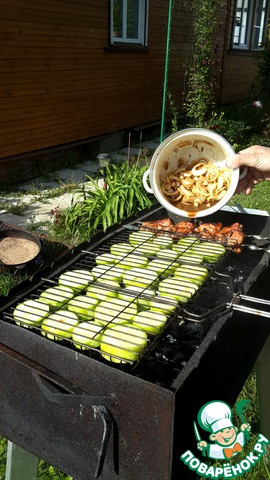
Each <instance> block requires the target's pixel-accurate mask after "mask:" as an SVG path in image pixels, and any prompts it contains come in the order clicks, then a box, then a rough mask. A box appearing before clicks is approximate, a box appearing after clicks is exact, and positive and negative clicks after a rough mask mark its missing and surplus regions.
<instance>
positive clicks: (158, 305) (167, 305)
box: [149, 295, 178, 315]
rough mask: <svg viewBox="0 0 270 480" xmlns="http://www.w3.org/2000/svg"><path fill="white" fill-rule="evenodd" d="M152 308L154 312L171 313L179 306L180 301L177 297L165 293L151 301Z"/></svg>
mask: <svg viewBox="0 0 270 480" xmlns="http://www.w3.org/2000/svg"><path fill="white" fill-rule="evenodd" d="M149 305H150V309H151V310H153V311H154V312H163V313H165V314H167V315H171V314H172V313H173V312H174V311H175V310H176V309H177V307H178V302H177V300H176V299H175V298H172V297H166V296H165V295H162V297H161V296H156V297H155V298H152V299H151V300H150V302H149Z"/></svg>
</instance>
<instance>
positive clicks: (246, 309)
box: [230, 295, 270, 318]
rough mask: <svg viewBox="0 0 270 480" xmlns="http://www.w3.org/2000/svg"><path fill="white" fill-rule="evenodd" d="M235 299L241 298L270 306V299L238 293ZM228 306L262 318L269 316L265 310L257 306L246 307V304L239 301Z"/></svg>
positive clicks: (269, 313)
mask: <svg viewBox="0 0 270 480" xmlns="http://www.w3.org/2000/svg"><path fill="white" fill-rule="evenodd" d="M236 299H237V300H240V302H241V300H244V301H245V302H250V303H257V304H263V305H266V306H269V307H270V301H269V300H265V299H263V298H256V297H250V296H248V295H238V296H237V297H236ZM230 306H231V307H232V308H233V310H237V311H238V312H243V313H248V314H251V315H257V316H260V317H264V318H270V312H268V311H266V310H260V309H258V308H253V307H248V306H247V305H241V304H240V303H232V304H231V305H230Z"/></svg>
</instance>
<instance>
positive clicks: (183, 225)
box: [174, 222, 195, 235]
mask: <svg viewBox="0 0 270 480" xmlns="http://www.w3.org/2000/svg"><path fill="white" fill-rule="evenodd" d="M194 230H195V225H194V223H192V222H179V223H177V224H176V225H175V226H174V231H175V232H177V233H180V234H182V235H188V234H189V233H193V232H194Z"/></svg>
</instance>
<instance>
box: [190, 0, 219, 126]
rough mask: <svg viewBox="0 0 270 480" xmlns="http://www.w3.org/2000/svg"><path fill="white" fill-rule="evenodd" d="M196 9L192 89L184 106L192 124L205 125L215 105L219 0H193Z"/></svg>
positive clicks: (191, 66)
mask: <svg viewBox="0 0 270 480" xmlns="http://www.w3.org/2000/svg"><path fill="white" fill-rule="evenodd" d="M192 10H193V17H194V19H195V20H194V32H193V37H194V46H193V52H192V58H191V64H190V67H189V69H187V71H186V76H187V84H188V92H187V96H186V99H185V101H184V106H185V110H186V115H187V119H188V120H189V121H190V123H191V124H195V125H196V126H198V127H202V126H204V122H205V119H206V116H207V113H208V111H209V108H210V107H212V106H213V97H214V84H213V75H212V67H213V65H214V62H213V57H214V54H217V53H218V51H219V47H218V44H217V42H216V44H215V39H216V31H217V25H218V19H217V13H218V2H216V1H215V0H193V3H192Z"/></svg>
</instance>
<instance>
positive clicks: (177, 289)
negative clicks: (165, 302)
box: [158, 277, 198, 303]
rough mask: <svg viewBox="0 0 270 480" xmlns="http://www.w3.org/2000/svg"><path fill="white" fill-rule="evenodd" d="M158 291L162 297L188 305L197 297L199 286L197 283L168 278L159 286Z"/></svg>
mask: <svg viewBox="0 0 270 480" xmlns="http://www.w3.org/2000/svg"><path fill="white" fill-rule="evenodd" d="M158 290H159V292H160V295H161V296H163V295H165V296H166V297H169V298H174V299H176V300H177V301H178V302H181V303H186V302H188V300H190V299H191V297H193V295H195V293H196V292H197V290H198V286H197V285H195V283H192V282H187V281H181V280H180V279H179V278H177V277H171V278H166V279H165V280H162V281H161V282H160V284H159V287H158Z"/></svg>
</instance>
